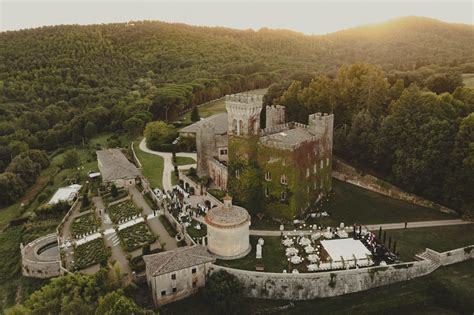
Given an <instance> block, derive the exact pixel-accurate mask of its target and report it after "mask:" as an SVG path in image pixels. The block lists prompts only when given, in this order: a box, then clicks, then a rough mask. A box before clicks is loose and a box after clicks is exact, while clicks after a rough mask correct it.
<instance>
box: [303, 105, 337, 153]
mask: <svg viewBox="0 0 474 315" xmlns="http://www.w3.org/2000/svg"><path fill="white" fill-rule="evenodd" d="M308 127H309V128H310V129H311V130H312V131H313V132H314V133H315V134H316V135H317V136H318V137H320V139H323V138H324V137H327V142H328V144H329V145H330V149H331V150H332V139H333V129H334V114H326V113H315V114H311V115H309V116H308Z"/></svg>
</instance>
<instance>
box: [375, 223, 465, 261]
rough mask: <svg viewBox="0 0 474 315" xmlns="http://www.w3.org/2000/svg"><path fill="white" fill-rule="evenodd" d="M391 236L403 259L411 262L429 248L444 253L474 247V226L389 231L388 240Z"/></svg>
mask: <svg viewBox="0 0 474 315" xmlns="http://www.w3.org/2000/svg"><path fill="white" fill-rule="evenodd" d="M374 232H375V233H376V234H377V233H378V231H374ZM389 236H391V237H392V241H393V240H396V241H397V251H399V252H400V256H401V259H402V260H404V261H410V260H413V258H414V256H415V254H418V253H421V252H423V251H424V250H425V248H427V247H428V248H431V249H433V250H436V251H439V252H444V251H448V250H451V249H455V248H459V247H465V246H469V245H474V224H467V225H452V226H439V227H429V228H416V229H402V230H387V239H388V237H389Z"/></svg>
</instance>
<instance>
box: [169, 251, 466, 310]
mask: <svg viewBox="0 0 474 315" xmlns="http://www.w3.org/2000/svg"><path fill="white" fill-rule="evenodd" d="M473 283H474V260H470V261H466V262H463V263H459V264H455V265H451V266H448V267H442V268H440V269H438V270H437V271H435V272H434V273H432V274H430V275H428V276H425V277H421V278H416V279H413V280H410V281H405V282H400V283H395V284H392V285H388V286H383V287H378V288H374V289H371V290H368V291H362V292H358V293H353V294H347V295H342V296H338V297H333V298H325V299H315V300H310V301H296V302H293V303H294V306H291V305H290V303H291V301H282V300H266V299H249V298H245V299H243V300H242V301H241V303H240V304H239V314H257V313H258V314H315V313H316V312H317V314H369V313H370V314H459V313H462V314H471V313H472V310H473V309H474V299H472V297H473V296H474V286H473V285H472V284H473ZM281 306H288V307H289V308H288V309H285V310H284V311H281V312H279V311H277V310H276V308H278V307H281ZM211 312H212V310H211V308H210V305H209V303H207V302H206V300H205V299H203V297H202V296H199V294H198V295H194V296H192V297H190V298H187V299H184V300H181V301H179V302H176V303H172V304H168V305H166V306H164V307H162V309H161V310H160V313H163V314H164V315H166V314H195V315H201V314H210V313H211Z"/></svg>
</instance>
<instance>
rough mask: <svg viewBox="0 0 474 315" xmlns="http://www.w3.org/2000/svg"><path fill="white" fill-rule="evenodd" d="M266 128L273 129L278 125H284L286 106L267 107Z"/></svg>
mask: <svg viewBox="0 0 474 315" xmlns="http://www.w3.org/2000/svg"><path fill="white" fill-rule="evenodd" d="M265 114H266V115H265V128H272V127H275V126H277V125H281V124H284V123H285V122H286V121H285V106H282V105H272V106H266V107H265Z"/></svg>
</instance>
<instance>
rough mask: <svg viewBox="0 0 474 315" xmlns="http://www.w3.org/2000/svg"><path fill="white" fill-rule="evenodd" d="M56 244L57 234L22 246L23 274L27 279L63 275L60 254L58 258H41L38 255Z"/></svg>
mask: <svg viewBox="0 0 474 315" xmlns="http://www.w3.org/2000/svg"><path fill="white" fill-rule="evenodd" d="M51 243H56V246H57V237H56V234H54V233H53V234H49V235H46V236H43V237H40V238H37V239H36V240H34V241H33V242H31V243H28V244H27V245H26V246H23V245H22V246H21V258H22V259H21V262H22V273H23V275H24V276H26V277H35V278H51V277H57V276H59V275H60V274H61V261H60V257H59V252H58V255H57V256H46V257H45V256H41V255H39V254H38V251H40V250H41V249H42V248H43V247H45V246H47V245H49V244H51Z"/></svg>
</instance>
